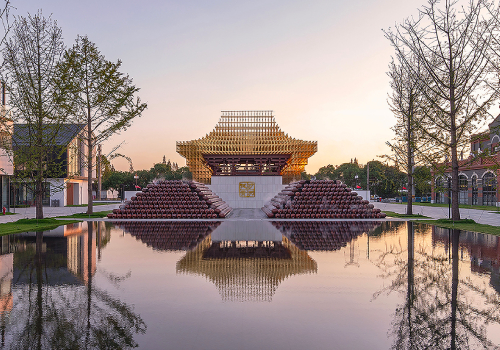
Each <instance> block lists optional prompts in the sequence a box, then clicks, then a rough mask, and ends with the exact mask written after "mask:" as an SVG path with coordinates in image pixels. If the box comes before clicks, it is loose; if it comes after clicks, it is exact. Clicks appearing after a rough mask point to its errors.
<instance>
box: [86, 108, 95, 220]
mask: <svg viewBox="0 0 500 350" xmlns="http://www.w3.org/2000/svg"><path fill="white" fill-rule="evenodd" d="M87 148H88V149H87V181H88V207H87V214H89V215H91V214H92V213H93V211H94V208H93V204H94V201H93V198H92V164H93V162H92V122H91V119H90V108H89V109H88V118H87Z"/></svg>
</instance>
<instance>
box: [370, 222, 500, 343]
mask: <svg viewBox="0 0 500 350" xmlns="http://www.w3.org/2000/svg"><path fill="white" fill-rule="evenodd" d="M426 228H427V226H424V225H417V224H413V223H411V222H408V224H407V229H408V241H407V247H404V245H403V244H399V245H391V246H387V249H386V251H385V252H384V253H383V254H382V255H381V256H380V258H379V259H378V262H377V265H378V266H379V267H380V268H381V269H382V271H383V277H385V278H387V279H391V280H392V281H391V284H390V285H389V286H388V287H387V288H384V289H383V290H381V291H378V292H377V293H375V297H378V296H380V295H381V294H383V293H387V294H389V293H394V292H396V293H399V294H401V295H403V296H404V298H405V300H404V303H402V304H400V305H399V306H398V307H397V308H396V310H395V313H394V320H393V322H392V329H391V331H390V332H389V333H390V334H391V335H392V336H393V338H394V343H393V346H392V348H393V349H478V348H485V349H488V348H496V346H495V345H494V344H493V342H492V341H491V340H490V339H489V338H488V335H487V327H488V326H489V325H491V324H500V297H499V295H498V294H497V293H496V292H495V291H494V290H493V289H492V288H491V287H489V286H487V285H485V284H484V283H483V282H482V279H477V278H471V277H467V276H466V274H465V273H462V274H461V275H460V274H459V262H460V257H459V240H460V231H459V230H449V236H450V240H449V241H450V242H451V256H450V255H449V254H447V253H446V251H444V250H441V249H439V248H437V249H434V247H432V246H430V245H429V244H425V243H423V242H422V243H421V244H419V245H418V246H417V247H415V234H417V235H418V234H419V233H423V232H421V230H423V229H426ZM419 242H420V241H419ZM482 283H483V284H482Z"/></svg>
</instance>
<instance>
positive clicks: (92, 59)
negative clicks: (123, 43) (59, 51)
mask: <svg viewBox="0 0 500 350" xmlns="http://www.w3.org/2000/svg"><path fill="white" fill-rule="evenodd" d="M120 67H121V61H117V62H116V63H113V62H110V61H107V60H106V59H105V58H104V56H103V55H102V54H101V52H100V51H99V50H98V48H97V46H96V45H95V44H94V43H92V42H91V41H90V40H89V39H88V38H87V37H86V36H79V37H78V38H77V39H76V43H75V44H74V45H73V47H72V48H71V49H69V50H68V52H67V53H66V55H65V60H64V63H63V64H62V70H63V71H68V72H70V75H71V77H72V78H73V83H74V101H75V104H74V105H73V106H74V107H75V108H74V115H75V117H76V118H77V121H78V122H80V123H84V124H86V125H87V133H86V135H87V136H86V138H85V144H86V162H87V176H88V183H89V187H88V198H89V199H88V209H87V214H92V212H93V201H92V186H91V184H92V170H93V169H94V165H95V163H94V160H93V159H94V155H93V151H94V149H95V148H96V146H97V145H99V144H101V143H102V142H103V141H105V140H106V139H108V138H109V137H110V136H112V135H113V134H115V133H117V132H119V131H122V130H125V129H126V128H127V127H128V126H130V123H131V121H132V119H134V118H135V117H140V116H141V114H142V112H143V111H144V110H145V109H146V108H147V104H146V103H142V102H141V100H140V98H139V97H135V95H136V93H137V92H138V91H139V88H137V87H136V86H135V85H133V84H132V79H131V78H130V77H129V76H128V75H124V74H123V73H121V72H120V71H119V69H120Z"/></svg>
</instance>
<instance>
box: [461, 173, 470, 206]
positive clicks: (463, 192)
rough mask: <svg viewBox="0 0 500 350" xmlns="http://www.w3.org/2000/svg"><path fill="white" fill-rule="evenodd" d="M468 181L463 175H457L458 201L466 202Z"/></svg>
mask: <svg viewBox="0 0 500 350" xmlns="http://www.w3.org/2000/svg"><path fill="white" fill-rule="evenodd" d="M468 191H469V183H468V181H467V177H466V176H465V175H458V203H460V204H468V198H467V197H468Z"/></svg>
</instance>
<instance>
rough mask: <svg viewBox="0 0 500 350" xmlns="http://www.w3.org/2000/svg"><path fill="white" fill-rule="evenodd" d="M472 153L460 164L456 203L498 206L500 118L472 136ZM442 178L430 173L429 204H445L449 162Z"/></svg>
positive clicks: (448, 194)
mask: <svg viewBox="0 0 500 350" xmlns="http://www.w3.org/2000/svg"><path fill="white" fill-rule="evenodd" d="M470 147H471V152H470V155H469V157H468V158H465V159H461V160H460V161H459V169H458V171H459V174H458V185H459V195H458V199H459V203H460V204H468V205H488V206H500V186H499V184H498V179H499V178H500V115H499V116H498V117H496V118H495V120H493V122H491V123H490V124H489V130H488V131H487V132H484V133H481V134H476V135H472V136H471V146H470ZM445 165H446V166H447V169H446V170H445V171H444V173H443V174H436V173H433V179H434V181H433V183H432V202H433V203H448V202H449V200H450V190H451V162H448V163H447V164H445Z"/></svg>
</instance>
